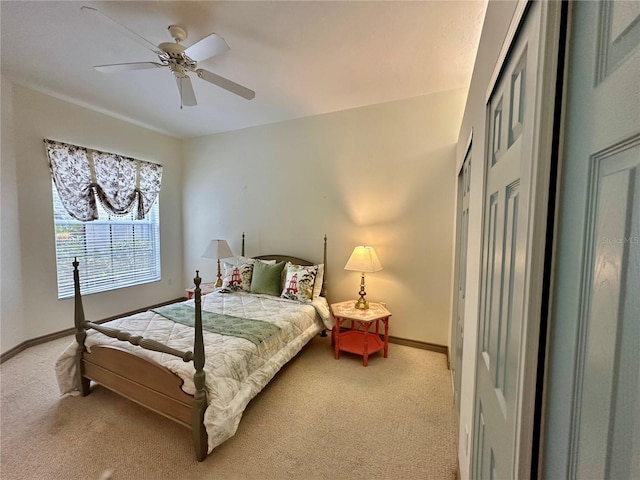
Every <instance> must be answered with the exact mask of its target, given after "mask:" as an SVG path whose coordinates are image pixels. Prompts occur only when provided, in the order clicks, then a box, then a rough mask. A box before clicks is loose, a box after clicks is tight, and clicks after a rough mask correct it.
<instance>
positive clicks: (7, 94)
mask: <svg viewBox="0 0 640 480" xmlns="http://www.w3.org/2000/svg"><path fill="white" fill-rule="evenodd" d="M0 88H1V89H2V93H1V95H2V97H1V98H2V103H1V104H0V108H1V111H0V119H2V125H1V128H2V130H1V135H2V142H1V144H2V149H1V151H0V172H1V174H0V180H1V190H0V192H1V195H0V202H1V203H0V205H2V215H1V216H0V222H1V223H0V254H1V256H0V262H1V263H0V343H1V348H2V351H3V352H4V351H5V350H6V349H8V348H9V347H11V346H13V345H16V344H18V343H20V342H22V340H23V339H24V338H25V327H24V322H23V321H22V319H23V314H22V312H23V309H22V301H23V295H22V288H21V285H22V271H21V268H20V229H19V228H18V225H19V221H18V183H17V180H16V161H15V154H14V143H13V102H12V101H11V98H12V95H13V88H12V84H11V82H8V81H4V79H0Z"/></svg>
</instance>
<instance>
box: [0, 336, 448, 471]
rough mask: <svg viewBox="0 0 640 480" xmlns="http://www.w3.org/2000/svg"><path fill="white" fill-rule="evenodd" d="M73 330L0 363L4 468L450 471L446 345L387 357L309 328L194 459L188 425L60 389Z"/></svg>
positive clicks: (398, 349)
mask: <svg viewBox="0 0 640 480" xmlns="http://www.w3.org/2000/svg"><path fill="white" fill-rule="evenodd" d="M71 340H72V337H67V338H64V339H60V340H55V341H52V342H49V343H46V344H44V345H40V346H37V347H32V348H30V349H28V350H26V351H24V352H22V353H20V354H19V355H17V356H15V357H13V358H12V359H10V360H8V361H6V362H5V363H3V364H2V365H1V367H0V369H1V370H0V372H1V388H2V391H1V398H2V403H1V405H0V406H1V428H2V429H1V431H0V440H1V443H0V447H1V451H0V477H1V478H2V480H13V479H65V480H71V479H82V480H87V479H89V480H91V479H95V480H98V479H100V478H101V475H102V474H103V473H104V472H105V471H108V470H109V471H111V472H112V476H111V478H113V479H114V480H119V479H153V480H159V479H208V478H217V479H281V478H282V479H285V478H287V479H288V478H293V479H358V478H362V479H365V478H366V479H376V478H381V479H382V478H388V479H414V478H415V479H453V478H455V466H456V456H457V452H456V434H455V427H454V425H455V413H454V410H453V405H452V394H451V382H450V374H449V371H448V370H447V368H446V358H445V356H444V355H443V354H439V353H434V352H429V351H425V350H419V349H415V348H411V347H405V346H401V345H395V344H392V345H390V346H389V358H387V359H385V358H383V357H382V354H381V353H378V354H376V355H374V356H373V357H371V358H370V359H369V366H368V367H367V368H364V367H363V366H362V359H361V357H357V356H353V355H349V354H345V353H343V354H342V355H341V358H340V360H338V361H336V360H334V359H333V356H332V354H331V351H330V346H329V342H330V340H329V338H328V337H327V338H320V337H316V338H315V339H313V340H312V341H311V342H310V343H309V345H308V346H307V347H306V348H305V349H304V350H303V351H302V352H301V353H300V354H299V355H298V356H297V357H296V358H295V359H293V360H292V361H291V362H290V363H289V364H288V365H286V366H285V367H284V368H283V369H282V370H281V371H280V372H279V373H278V375H277V376H276V377H275V378H274V379H273V381H272V382H271V383H270V384H269V385H268V386H267V387H266V388H265V389H264V390H263V391H262V392H261V393H260V394H259V395H258V396H257V397H256V398H255V399H254V400H253V401H252V402H251V403H250V404H249V407H248V408H247V410H246V412H245V414H244V417H243V419H242V421H241V422H240V427H239V429H238V432H237V433H236V435H235V436H234V437H233V438H231V439H230V440H228V441H227V442H225V443H224V444H222V445H221V446H219V447H218V448H216V449H215V450H214V451H213V453H212V454H210V455H209V456H208V457H207V459H206V460H205V461H204V462H202V463H198V462H196V461H195V456H194V452H193V450H192V445H191V438H190V431H189V430H187V429H186V428H184V427H181V426H179V425H177V424H175V423H173V422H171V421H170V420H167V419H165V418H164V417H161V416H159V415H157V414H155V413H152V412H149V411H147V410H146V409H144V408H142V407H139V406H138V405H136V404H134V403H132V402H130V401H128V400H126V399H123V398H121V397H119V396H118V395H116V394H113V393H111V392H109V391H107V390H106V389H104V388H101V387H95V388H94V390H93V392H92V393H91V394H90V395H89V396H87V397H84V398H83V397H60V395H59V394H58V390H57V385H56V382H55V375H54V371H53V364H54V361H55V359H56V357H57V356H58V355H59V353H60V352H61V351H62V350H63V348H64V347H65V346H66V345H67V344H68V343H69V342H71Z"/></svg>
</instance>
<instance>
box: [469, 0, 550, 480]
mask: <svg viewBox="0 0 640 480" xmlns="http://www.w3.org/2000/svg"><path fill="white" fill-rule="evenodd" d="M525 15H526V16H525V18H524V20H523V23H522V25H521V28H520V30H519V32H518V33H517V35H516V36H515V38H514V40H513V42H512V44H511V48H510V50H509V53H508V55H507V56H506V58H505V60H504V63H503V65H502V68H501V69H498V71H499V72H500V74H499V77H498V79H497V82H496V84H495V88H494V89H493V91H492V93H491V94H490V97H489V100H488V103H487V132H488V135H487V142H486V150H485V182H486V183H485V194H484V216H483V247H482V269H481V284H480V286H481V288H480V295H481V298H480V312H479V329H478V344H477V359H476V391H475V409H474V417H475V418H474V445H473V460H472V461H473V478H475V479H510V478H516V477H517V474H516V469H517V465H516V459H517V455H518V454H517V444H518V420H519V415H520V414H521V411H520V405H521V402H522V399H521V398H520V397H521V396H520V392H521V387H520V381H521V378H520V374H521V370H522V365H523V363H522V362H523V345H522V339H523V331H524V326H525V325H524V313H525V291H524V289H525V284H526V282H525V275H526V273H527V272H526V271H525V265H526V262H525V257H526V255H527V238H528V232H529V226H528V223H529V216H530V215H531V214H532V212H530V204H529V195H530V188H531V187H530V184H531V180H532V179H531V171H532V165H533V140H534V121H535V108H534V107H535V97H536V82H537V65H538V43H539V40H538V39H539V29H540V15H541V12H540V5H539V4H538V3H534V4H533V5H531V6H530V7H529V9H528V11H527V12H526V13H525Z"/></svg>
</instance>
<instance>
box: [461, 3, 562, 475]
mask: <svg viewBox="0 0 640 480" xmlns="http://www.w3.org/2000/svg"><path fill="white" fill-rule="evenodd" d="M532 3H533V1H532V0H519V2H518V5H517V7H516V10H515V13H514V15H513V18H512V21H511V24H510V26H509V29H508V31H507V35H506V37H505V40H504V42H503V45H502V48H501V50H500V54H499V56H498V59H497V61H496V64H495V67H494V70H493V73H492V75H491V77H490V78H491V80H490V82H489V85H488V88H487V93H486V97H485V107H487V106H488V104H489V100H490V99H491V96H492V94H493V91H494V89H495V88H496V86H497V83H498V80H499V79H500V76H501V74H502V71H503V69H504V66H505V64H506V62H507V60H508V57H509V53H510V52H511V49H512V46H513V45H514V42H515V40H516V37H517V35H518V33H519V31H520V29H521V26H522V24H523V22H524V21H525V18H526V15H527V13H528V12H529V11H530V7H531V5H532ZM537 3H538V4H539V7H540V8H541V9H542V11H541V13H540V14H541V20H540V36H539V42H540V45H539V57H538V58H539V61H538V69H537V72H538V73H537V80H536V83H537V86H536V90H535V102H534V105H535V109H536V112H535V115H534V134H533V139H532V149H533V151H532V167H531V168H532V170H531V172H530V177H531V180H530V181H531V188H530V196H529V202H530V214H529V218H528V220H527V223H528V229H529V230H528V235H527V248H526V267H525V271H526V273H525V280H524V283H525V288H524V300H523V303H524V308H523V316H524V318H523V331H522V337H521V340H520V348H521V352H522V354H521V365H520V366H519V372H518V402H517V403H518V406H517V415H516V417H517V421H516V435H515V438H516V445H515V448H514V452H515V455H516V458H515V459H514V471H513V472H512V474H513V477H514V478H535V477H537V472H538V463H539V442H540V436H539V430H540V418H541V412H540V408H541V407H540V401H539V399H540V398H541V391H542V386H543V379H544V370H543V371H542V372H543V373H542V375H540V372H539V369H540V367H541V366H542V367H543V366H544V365H545V351H546V323H547V315H548V309H547V308H545V305H548V300H549V282H550V277H551V275H550V267H549V264H550V260H549V259H550V252H551V248H552V246H553V241H552V240H553V234H554V231H553V226H554V221H553V212H554V210H555V192H556V172H557V156H558V131H559V123H560V122H559V119H560V117H561V110H559V109H560V106H561V102H558V101H557V100H558V97H560V98H562V97H564V95H556V92H558V93H560V92H562V85H563V84H562V81H561V80H562V77H563V75H562V72H563V70H564V68H563V66H564V41H563V39H564V35H565V32H566V22H565V21H564V20H565V17H566V12H565V10H566V5H565V4H566V2H543V1H541V2H537ZM563 12H564V13H563ZM559 72H560V73H559ZM485 121H486V122H488V120H485ZM488 135H489V129H488V128H487V129H485V136H486V138H485V139H484V140H485V144H484V146H483V157H482V161H483V171H484V173H483V178H484V181H483V198H484V190H485V189H486V178H487V175H486V172H487V169H486V165H487V158H486V157H487V148H486V145H488V142H489V138H488ZM485 217H486V214H485V208H484V207H483V209H482V224H483V225H484V224H485V221H486V218H485ZM484 241H485V240H484V234H483V235H482V237H481V251H484ZM479 273H480V276H479V278H478V282H479V284H481V279H482V268H481V269H480V272H479ZM478 320H479V317H478ZM477 368H478V367H477V364H476V366H475V369H476V372H475V374H474V377H475V378H476V380H475V381H476V382H477V378H478V375H477ZM476 395H477V393H476V386H475V385H474V393H473V397H474V398H473V404H474V405H476V404H477V403H476V401H477V398H476ZM473 417H475V412H474V414H473ZM473 428H475V422H474V427H473ZM475 438H476V436H475V432H474V433H473V434H472V439H473V442H474V443H475ZM475 452H476V445H473V447H472V448H471V459H470V464H471V465H474V464H475V461H476V459H475V458H474V457H475Z"/></svg>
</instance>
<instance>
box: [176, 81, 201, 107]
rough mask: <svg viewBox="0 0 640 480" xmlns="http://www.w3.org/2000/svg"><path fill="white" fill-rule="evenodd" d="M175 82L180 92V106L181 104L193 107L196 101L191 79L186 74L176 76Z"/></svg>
mask: <svg viewBox="0 0 640 480" xmlns="http://www.w3.org/2000/svg"><path fill="white" fill-rule="evenodd" d="M176 83H177V84H178V91H179V92H180V101H181V104H180V107H182V105H186V106H187V107H195V106H196V105H197V104H198V102H196V94H195V92H194V91H193V85H192V84H191V79H190V78H189V77H188V76H186V75H185V76H183V77H177V76H176Z"/></svg>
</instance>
